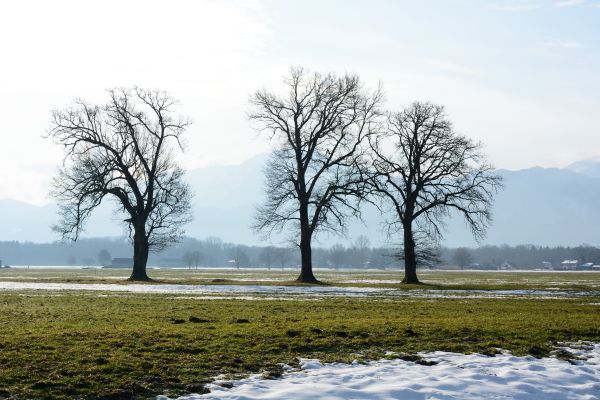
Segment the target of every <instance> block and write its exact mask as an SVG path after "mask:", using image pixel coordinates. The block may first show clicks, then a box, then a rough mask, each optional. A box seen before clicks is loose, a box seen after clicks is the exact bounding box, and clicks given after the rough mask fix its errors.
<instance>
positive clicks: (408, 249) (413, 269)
mask: <svg viewBox="0 0 600 400" xmlns="http://www.w3.org/2000/svg"><path fill="white" fill-rule="evenodd" d="M403 230H404V279H402V283H412V284H418V283H421V282H419V279H418V278H417V255H416V252H415V240H414V237H413V231H412V224H411V223H410V222H409V223H406V224H404V226H403Z"/></svg>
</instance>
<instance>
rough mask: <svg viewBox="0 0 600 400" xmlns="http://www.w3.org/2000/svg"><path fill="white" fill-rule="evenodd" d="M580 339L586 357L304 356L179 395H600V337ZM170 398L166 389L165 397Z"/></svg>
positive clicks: (404, 399) (332, 398) (190, 399)
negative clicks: (281, 367)
mask: <svg viewBox="0 0 600 400" xmlns="http://www.w3.org/2000/svg"><path fill="white" fill-rule="evenodd" d="M573 347H574V348H570V349H569V350H570V351H571V352H572V353H574V354H576V355H578V356H579V357H581V358H582V360H581V361H574V362H573V363H570V362H567V361H562V360H559V359H556V358H542V359H536V358H533V357H530V356H527V357H515V356H512V355H510V354H508V353H505V354H501V355H497V356H496V357H488V356H484V355H481V354H470V355H464V354H457V353H446V352H433V353H422V354H421V356H422V357H423V358H424V359H425V360H428V361H435V362H437V364H436V365H432V366H424V365H419V364H416V363H414V362H408V361H402V360H381V361H374V362H370V363H366V364H361V363H357V362H355V363H353V364H321V363H320V362H318V361H317V360H303V361H302V362H301V370H299V371H292V372H288V373H285V374H284V375H283V377H282V378H280V379H275V380H267V379H263V378H262V377H261V376H260V375H255V376H251V377H249V378H247V379H242V380H239V381H230V382H229V383H231V384H233V385H234V386H233V388H231V389H227V388H225V387H222V386H220V385H219V383H221V382H219V381H216V382H215V384H212V385H211V387H210V389H211V393H209V394H204V395H197V394H190V395H187V396H183V397H180V398H179V399H178V400H201V399H237V400H243V399H247V400H250V399H299V400H302V399H306V400H309V399H310V400H312V399H328V400H337V399H340V400H342V399H398V400H408V399H410V400H413V399H523V400H525V399H527V400H530V399H539V400H542V399H544V400H549V399H556V400H559V399H560V400H563V399H582V400H583V399H585V400H592V399H600V345H599V344H579V345H574V346H573ZM167 399H168V398H167V397H165V396H159V397H158V399H157V400H167Z"/></svg>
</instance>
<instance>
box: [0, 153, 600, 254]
mask: <svg viewBox="0 0 600 400" xmlns="http://www.w3.org/2000/svg"><path fill="white" fill-rule="evenodd" d="M265 161H266V157H265V156H259V157H255V158H252V159H250V160H247V161H245V162H243V163H241V164H239V165H232V166H218V167H207V168H201V169H195V170H191V171H189V172H188V173H187V175H186V179H187V180H188V182H189V183H190V185H191V186H192V188H193V189H194V191H195V193H196V195H195V199H194V215H195V219H194V221H193V222H192V223H190V224H189V225H188V226H187V227H186V231H187V235H188V236H191V237H197V238H205V237H208V236H217V237H220V238H222V239H223V240H225V241H227V242H237V243H245V244H260V243H261V240H260V238H259V237H258V235H256V234H255V233H253V232H251V230H250V229H249V226H250V224H251V222H252V215H253V212H254V206H255V205H256V204H258V203H259V202H260V201H261V199H262V197H263V193H262V188H263V185H262V182H263V173H262V168H263V165H264V163H265ZM498 172H499V173H500V174H501V175H502V176H504V178H505V186H506V188H505V190H504V191H503V192H502V193H500V194H499V195H498V197H497V200H496V204H495V207H494V224H493V225H492V227H491V228H490V229H489V231H488V236H487V238H486V240H485V241H484V242H483V243H488V244H504V243H506V244H511V245H514V244H521V243H531V244H539V245H551V246H552V245H577V244H581V243H589V244H600V204H599V200H600V162H597V161H582V162H578V163H574V164H572V165H570V166H568V167H567V168H564V169H560V168H538V167H536V168H529V169H523V170H518V171H507V170H499V171H498ZM122 219H123V217H122V216H119V215H115V214H114V213H113V212H112V209H111V205H110V204H108V205H107V204H103V205H101V206H100V207H99V209H98V210H97V212H96V213H95V214H94V215H93V217H92V218H91V220H90V222H89V224H88V226H87V232H86V235H85V236H87V237H100V236H102V237H105V236H119V235H122V234H123V233H124V230H123V228H122V227H121V226H120V225H119V223H118V221H119V220H122ZM363 219H364V220H365V222H366V226H365V225H363V224H361V223H360V222H354V223H352V224H351V226H350V227H349V237H350V239H351V238H353V237H356V236H357V235H359V234H365V235H367V236H368V237H370V238H371V244H372V245H378V244H382V243H384V242H385V241H386V238H385V236H384V235H383V234H382V233H381V232H380V229H379V227H380V225H381V217H380V216H379V214H378V212H377V210H375V209H374V208H372V207H371V208H368V209H366V210H365V212H364V218H363ZM54 222H56V207H55V206H54V205H47V206H44V207H38V206H34V205H31V204H27V203H24V202H18V201H15V200H10V199H4V200H0V240H19V241H34V242H48V241H53V240H56V239H58V237H57V235H56V234H55V233H54V232H52V231H51V229H50V225H52V224H53V223H54ZM350 239H344V238H339V237H324V238H321V243H320V244H322V245H330V244H333V243H336V242H341V243H344V242H347V241H348V240H350ZM392 242H394V241H393V240H392ZM444 244H445V245H447V246H451V247H455V246H464V245H474V244H475V242H474V241H473V239H472V238H471V237H470V233H469V232H468V230H467V229H466V228H465V227H464V224H463V223H462V222H461V221H459V220H451V221H449V222H448V232H447V234H446V240H445V243H444Z"/></svg>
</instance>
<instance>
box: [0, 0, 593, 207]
mask: <svg viewBox="0 0 600 400" xmlns="http://www.w3.org/2000/svg"><path fill="white" fill-rule="evenodd" d="M297 65H302V66H304V67H306V68H309V69H311V70H314V71H320V72H334V73H338V74H344V73H354V74H358V75H359V76H360V77H361V79H362V80H363V81H364V82H365V85H366V86H367V87H376V86H377V85H378V84H379V83H381V84H382V85H383V89H384V92H385V96H386V104H385V106H386V108H388V109H390V110H399V109H400V108H401V107H403V106H404V105H407V104H409V103H410V102H412V101H415V100H429V101H433V102H436V103H439V104H442V105H444V106H445V107H446V109H447V112H448V115H449V117H450V118H451V120H452V121H453V122H454V124H455V127H456V128H457V130H458V131H459V132H461V133H464V134H465V135H467V136H469V137H471V138H473V139H475V140H478V141H481V142H482V143H483V145H484V150H485V152H486V154H487V155H488V156H489V159H490V160H491V162H492V163H493V164H494V165H495V166H496V167H498V168H505V169H520V168H527V167H531V166H543V167H562V166H566V165H568V164H569V163H571V162H574V161H578V160H582V159H590V158H592V159H593V158H600V75H599V72H600V0H506V1H501V0H489V1H487V0H481V1H467V0H444V1H442V0H440V1H418V2H417V1H401V0H398V1H394V0H389V1H383V0H372V1H366V0H365V1H353V0H339V1H336V0H320V1H310V0H308V1H307V0H303V1H302V2H299V1H291V0H289V1H286V0H280V1H275V0H264V1H261V0H250V1H228V0H223V1H216V0H215V1H200V0H195V1H177V0H174V1H169V2H164V1H162V2H161V1H148V0H145V1H133V0H129V1H123V0H121V1H102V2H100V1H94V2H93V1H86V2H82V1H62V0H54V1H52V2H48V1H27V0H23V1H18V2H2V3H1V5H0V121H1V124H0V163H1V167H0V188H1V189H0V198H12V199H16V200H21V201H27V202H30V203H35V204H39V205H41V204H45V203H48V202H50V201H51V200H50V199H49V198H48V195H47V194H48V191H49V187H50V181H51V178H52V176H53V174H54V173H55V172H56V168H57V166H58V165H59V164H60V162H61V159H62V153H61V152H62V149H61V148H59V147H58V146H56V145H55V144H53V143H52V141H51V140H49V139H47V138H45V137H44V135H45V134H46V132H47V130H48V127H49V122H50V113H51V111H52V110H53V109H61V108H65V107H68V106H69V105H70V104H71V102H72V101H73V100H74V99H75V98H83V99H85V100H87V101H89V102H92V103H102V102H103V101H105V100H106V99H107V96H106V89H108V88H111V87H121V86H133V85H138V86H141V87H145V88H157V89H164V90H167V91H168V92H169V93H170V94H171V95H172V96H173V97H175V98H177V99H178V100H179V101H180V104H179V108H178V110H179V112H180V113H182V114H184V115H187V116H189V117H190V118H191V119H192V120H193V122H194V124H193V125H192V126H191V127H190V128H189V130H188V131H187V134H186V148H187V150H186V152H185V154H184V155H183V156H182V157H181V162H182V164H183V166H184V167H185V168H199V167H203V166H209V165H219V164H236V163H240V162H242V161H243V160H246V159H248V158H251V157H253V156H256V155H258V154H263V153H265V152H268V151H269V148H270V144H269V143H268V141H267V140H266V139H265V138H263V137H262V136H261V135H260V134H259V133H258V132H257V131H256V130H255V129H253V127H252V126H251V124H250V123H249V121H248V118H247V115H248V112H249V111H250V109H249V103H248V99H249V96H250V95H251V94H252V93H253V92H254V91H255V90H257V89H259V88H263V87H264V88H267V89H272V90H279V89H280V88H281V87H282V86H281V85H282V84H281V80H282V78H283V77H284V75H285V74H286V73H287V71H288V70H289V68H290V67H291V66H297Z"/></svg>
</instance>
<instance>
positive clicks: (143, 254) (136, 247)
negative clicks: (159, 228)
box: [129, 224, 151, 281]
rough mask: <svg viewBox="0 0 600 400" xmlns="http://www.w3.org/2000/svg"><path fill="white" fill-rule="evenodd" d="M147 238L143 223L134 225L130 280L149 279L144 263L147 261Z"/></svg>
mask: <svg viewBox="0 0 600 400" xmlns="http://www.w3.org/2000/svg"><path fill="white" fill-rule="evenodd" d="M148 250H149V247H148V238H146V229H145V224H143V225H138V226H137V227H135V233H134V235H133V271H132V272H131V276H130V277H129V280H130V281H149V280H151V279H150V278H149V277H148V275H147V274H146V263H147V262H148Z"/></svg>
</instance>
